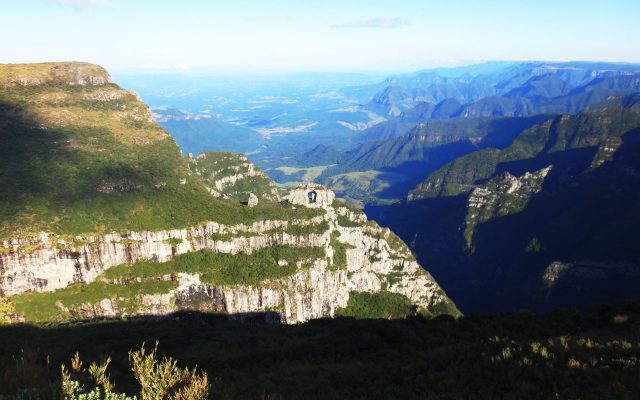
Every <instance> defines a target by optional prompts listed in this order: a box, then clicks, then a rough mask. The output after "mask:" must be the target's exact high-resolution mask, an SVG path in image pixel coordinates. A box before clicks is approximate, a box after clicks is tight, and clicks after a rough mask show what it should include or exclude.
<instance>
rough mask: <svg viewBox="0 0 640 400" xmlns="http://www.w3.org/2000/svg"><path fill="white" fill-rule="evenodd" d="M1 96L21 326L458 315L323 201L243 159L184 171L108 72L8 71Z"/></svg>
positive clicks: (203, 160) (372, 229)
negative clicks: (135, 319) (177, 317)
mask: <svg viewBox="0 0 640 400" xmlns="http://www.w3.org/2000/svg"><path fill="white" fill-rule="evenodd" d="M0 82H4V83H5V84H4V85H3V86H1V87H0V99H1V100H2V103H1V107H0V119H1V122H2V123H0V130H1V133H2V135H3V137H4V138H6V144H7V145H6V146H4V147H3V148H2V149H0V155H1V156H2V157H0V168H1V169H2V172H3V174H0V205H1V206H2V207H0V222H1V225H0V228H1V229H0V296H2V297H7V298H9V301H10V303H11V307H13V308H14V309H15V313H14V314H12V318H13V319H14V320H24V321H51V320H69V319H78V318H81V319H84V318H96V317H119V316H127V315H142V314H145V315H146V314H151V315H161V314H167V313H170V312H174V311H178V310H200V311H210V312H219V313H227V314H229V315H232V316H234V317H237V318H247V317H252V316H255V315H259V316H260V317H265V318H267V319H270V320H280V321H282V322H285V323H297V322H303V321H307V320H309V319H313V318H320V317H331V316H334V315H336V312H339V311H340V310H351V311H349V315H356V316H357V315H358V314H357V312H355V313H354V312H352V311H353V310H358V309H361V308H362V307H367V306H370V305H367V304H361V303H358V304H354V302H356V301H360V302H362V298H363V297H362V296H360V297H358V296H352V294H353V293H360V292H366V293H370V294H383V297H381V298H384V299H385V300H384V301H382V302H380V301H378V300H376V301H378V303H376V304H377V305H376V307H378V308H380V307H381V311H380V313H381V314H380V316H381V317H385V316H389V315H392V314H386V312H385V311H384V307H385V304H386V303H385V301H386V302H388V301H392V302H394V304H396V305H397V304H401V305H402V306H403V307H404V309H405V311H404V313H406V314H408V313H411V312H422V313H425V314H430V315H433V314H439V313H451V314H457V313H458V311H457V309H456V308H455V305H453V303H452V302H451V301H450V300H449V299H448V298H447V296H446V295H445V294H444V292H443V291H442V290H441V289H440V287H439V286H438V284H437V283H436V282H435V281H434V280H433V278H432V277H431V276H430V275H429V274H428V273H427V272H426V271H425V270H424V269H422V268H421V266H420V265H418V264H417V263H416V261H415V259H414V258H413V255H412V254H411V252H410V251H409V250H408V248H407V247H406V246H405V245H404V243H402V241H401V240H400V239H398V238H397V237H396V236H395V235H394V234H393V233H391V232H390V231H389V230H386V229H382V228H380V227H379V226H377V225H376V224H375V223H372V222H368V221H367V219H366V217H365V216H364V214H363V213H362V212H360V211H359V210H356V209H352V208H350V207H349V206H348V205H347V204H345V203H342V202H340V201H334V198H335V195H334V194H333V192H331V191H330V190H327V189H325V188H323V187H320V186H314V187H310V188H307V187H305V188H297V189H294V190H293V191H292V192H291V193H289V195H285V194H284V193H281V192H280V191H279V190H278V189H277V188H276V187H275V185H274V184H273V182H271V181H270V180H269V179H268V178H267V177H266V175H264V173H263V172H262V171H260V170H259V169H257V168H256V167H255V166H254V165H253V164H251V163H250V162H249V161H248V160H247V159H246V158H245V157H244V156H239V155H233V154H230V153H207V154H204V155H201V156H199V157H196V158H194V157H191V156H190V157H187V158H182V157H180V152H179V149H178V148H177V146H176V144H175V142H173V140H171V139H170V137H169V136H168V135H167V134H166V133H165V132H163V131H162V130H161V129H160V128H159V127H158V126H157V125H155V124H154V123H153V122H152V121H151V120H150V118H149V109H148V107H147V106H146V105H145V104H144V103H142V102H141V101H140V99H139V98H138V97H137V96H135V95H134V94H132V93H129V92H126V91H124V90H122V89H120V88H119V87H118V86H117V85H115V84H113V83H110V78H109V77H108V74H106V71H104V70H103V69H102V68H100V67H98V66H92V65H89V64H81V63H80V64H79V63H62V64H37V65H21V66H16V65H10V66H0ZM44 83H46V84H44ZM251 194H253V195H254V196H251ZM250 196H251V198H252V199H253V201H252V204H251V206H252V207H249V206H247V205H243V203H246V201H247V199H248V198H249V197H250ZM257 198H259V201H258V202H257V203H256V201H255V200H256V199H257ZM390 299H391V300H390ZM381 305H382V306H381ZM393 315H397V313H394V314H393Z"/></svg>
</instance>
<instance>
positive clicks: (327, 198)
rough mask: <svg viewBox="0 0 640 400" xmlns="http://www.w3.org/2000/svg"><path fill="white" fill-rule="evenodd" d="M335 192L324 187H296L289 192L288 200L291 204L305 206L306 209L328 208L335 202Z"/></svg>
mask: <svg viewBox="0 0 640 400" xmlns="http://www.w3.org/2000/svg"><path fill="white" fill-rule="evenodd" d="M335 198H336V195H335V193H333V191H331V190H329V189H327V188H325V187H324V186H322V185H317V184H314V183H307V184H303V185H300V186H298V187H296V188H295V189H293V190H291V191H290V192H289V196H288V197H287V200H288V201H289V203H291V204H297V205H303V206H305V207H310V208H316V207H328V206H330V205H331V204H332V203H333V200H335Z"/></svg>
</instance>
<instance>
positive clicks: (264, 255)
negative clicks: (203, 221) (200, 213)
mask: <svg viewBox="0 0 640 400" xmlns="http://www.w3.org/2000/svg"><path fill="white" fill-rule="evenodd" d="M324 257H325V252H324V249H323V248H322V247H291V246H271V247H267V248H264V249H260V250H256V251H254V252H253V253H251V254H245V253H239V254H224V253H214V252H212V251H210V250H201V251H196V252H191V253H186V254H181V255H179V256H177V257H176V258H175V259H173V260H171V261H169V262H166V263H155V262H151V261H145V262H139V263H136V264H133V265H126V264H123V265H119V266H116V267H112V268H110V269H108V270H107V271H106V272H105V273H104V274H103V275H101V278H102V279H104V280H107V281H108V280H114V279H133V278H144V279H152V278H155V277H160V276H163V275H167V274H175V273H178V272H185V273H190V274H199V275H200V279H201V280H202V281H203V282H206V283H210V284H216V285H252V286H258V285H260V284H261V283H264V282H265V281H267V280H274V279H280V278H284V277H287V276H290V275H292V274H294V273H296V272H297V271H298V266H297V263H298V262H302V263H303V268H304V266H305V265H308V263H309V262H311V261H313V260H315V259H322V258H324ZM282 261H286V263H287V264H286V265H279V264H278V262H282Z"/></svg>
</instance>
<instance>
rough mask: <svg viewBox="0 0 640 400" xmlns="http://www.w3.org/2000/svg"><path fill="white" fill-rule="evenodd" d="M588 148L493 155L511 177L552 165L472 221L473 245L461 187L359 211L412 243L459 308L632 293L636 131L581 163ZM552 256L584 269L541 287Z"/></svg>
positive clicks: (639, 192) (639, 181)
mask: <svg viewBox="0 0 640 400" xmlns="http://www.w3.org/2000/svg"><path fill="white" fill-rule="evenodd" d="M596 151H597V149H596V148H594V147H590V148H581V149H572V150H568V151H565V152H562V154H560V152H555V153H551V154H548V155H544V156H542V157H538V158H535V159H531V160H522V161H515V162H509V163H502V164H499V165H498V168H497V171H498V172H504V171H509V172H510V173H512V174H513V175H516V176H519V175H522V174H524V173H525V172H527V171H536V170H539V169H540V168H544V167H546V166H548V165H553V166H554V168H553V170H552V171H551V172H550V174H549V175H548V176H547V178H546V179H545V182H544V184H543V191H542V192H541V193H540V194H538V195H535V196H533V198H532V199H531V200H530V201H529V203H528V204H527V207H526V208H525V210H524V211H522V212H520V213H516V214H512V215H508V216H504V217H498V218H494V219H492V220H490V221H488V222H486V223H482V224H479V225H478V226H477V227H476V233H475V234H474V252H473V253H470V252H469V251H468V249H466V246H465V242H464V238H463V232H464V220H465V217H466V213H467V195H460V196H456V197H442V198H438V199H426V200H421V201H416V202H410V203H401V204H399V205H395V206H378V207H367V208H366V209H365V212H366V213H367V215H368V216H369V217H370V218H372V219H374V220H376V221H377V222H378V223H380V224H381V225H383V226H388V227H389V228H390V229H391V230H393V231H394V232H396V233H397V234H398V235H399V236H400V237H401V238H402V239H403V240H404V241H405V242H406V243H408V244H409V245H410V247H411V248H412V250H414V251H415V252H416V254H417V258H418V261H419V262H420V263H421V265H423V266H424V267H425V268H426V269H427V270H428V271H430V272H431V273H432V274H433V275H434V277H435V278H436V280H437V281H438V282H439V283H440V285H441V286H442V287H443V289H444V290H445V291H446V292H447V293H448V294H449V296H450V297H451V298H452V299H453V300H454V302H455V303H456V305H457V306H458V307H459V308H460V310H461V311H462V312H464V313H468V312H474V311H478V310H484V311H498V312H499V311H505V310H514V309H519V308H528V309H533V310H537V311H543V310H549V309H553V308H555V307H558V306H579V305H584V304H588V303H590V302H611V301H620V300H624V299H633V300H638V299H639V298H638V294H637V293H638V291H637V287H638V285H640V268H639V267H638V266H639V265H640V252H639V249H640V248H639V247H638V246H637V243H638V242H639V241H640V233H639V232H638V230H637V227H638V226H640V208H638V207H637V204H638V201H639V200H640V189H639V188H640V157H638V155H639V154H640V131H639V130H633V131H630V132H628V133H626V134H625V135H624V136H623V145H622V146H621V147H620V148H619V149H618V151H617V152H616V155H615V157H614V160H613V161H611V162H605V163H604V164H603V165H601V166H600V167H598V168H597V169H595V170H592V171H589V170H588V167H589V165H590V164H591V161H592V160H593V157H594V156H595V154H596ZM581 171H586V172H581ZM554 261H563V262H572V261H577V262H580V263H581V267H580V270H582V271H585V273H586V274H587V275H591V277H589V278H588V279H580V280H569V281H567V282H565V283H561V284H558V285H556V286H554V287H553V288H548V287H545V285H544V282H543V281H542V276H543V274H544V270H545V268H546V267H547V266H549V265H550V264H551V263H552V262H554ZM604 261H608V262H609V263H608V266H607V265H604V266H602V265H599V264H602V262H604ZM607 268H609V269H610V271H607Z"/></svg>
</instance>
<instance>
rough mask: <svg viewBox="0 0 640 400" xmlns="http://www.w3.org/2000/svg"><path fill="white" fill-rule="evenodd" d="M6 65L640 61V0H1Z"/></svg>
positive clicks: (0, 48)
mask: <svg viewBox="0 0 640 400" xmlns="http://www.w3.org/2000/svg"><path fill="white" fill-rule="evenodd" d="M0 10H1V13H0V63H23V62H38V61H69V60H75V61H88V62H93V63H97V64H100V65H103V66H105V67H107V68H109V69H110V70H118V71H126V70H141V71H145V70H182V71H197V70H201V69H211V70H218V71H231V72H233V71H235V72H240V71H253V72H256V71H348V72H366V71H411V70H417V69H421V68H427V67H435V66H448V65H462V64H470V63H474V62H480V61H485V60H553V61H558V60H565V61H568V60H594V61H596V60H597V61H620V62H640V29H638V25H637V24H638V16H640V0H608V1H595V0H579V1H578V0H535V1H533V0H406V1H403V0H394V1H387V0H364V1H361V0H229V1H226V0H0Z"/></svg>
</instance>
